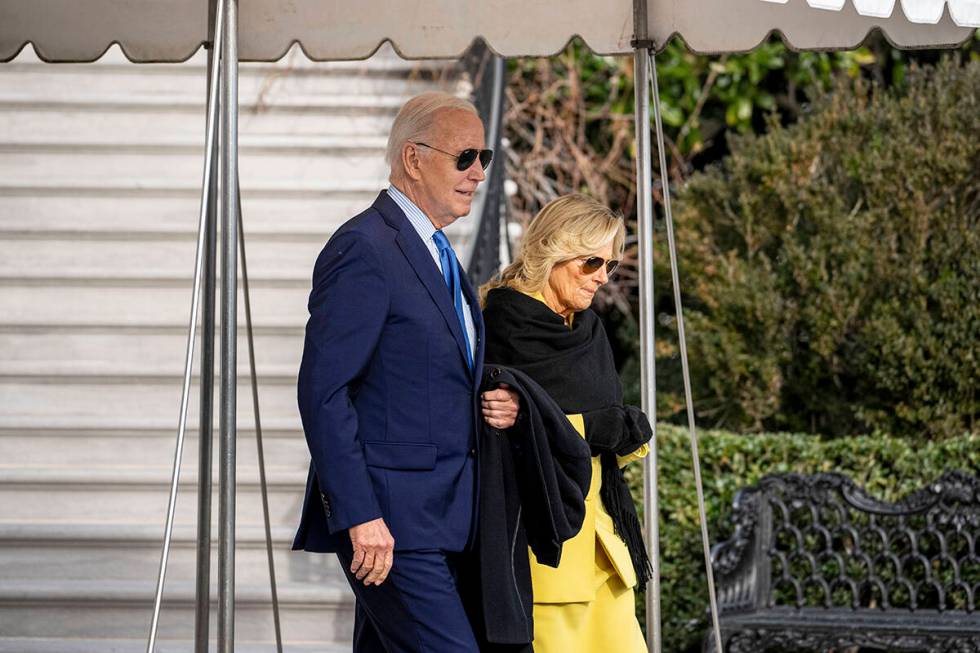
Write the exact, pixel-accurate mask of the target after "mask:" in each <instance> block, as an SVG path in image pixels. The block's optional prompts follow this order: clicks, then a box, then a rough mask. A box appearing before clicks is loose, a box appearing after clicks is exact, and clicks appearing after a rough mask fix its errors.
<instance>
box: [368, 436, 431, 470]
mask: <svg viewBox="0 0 980 653" xmlns="http://www.w3.org/2000/svg"><path fill="white" fill-rule="evenodd" d="M437 451H438V449H437V448H436V445H434V444H425V443H416V442H365V443H364V458H365V460H366V461H367V464H368V465H369V466H370V467H384V468H385V469H404V470H418V471H425V470H428V469H434V468H435V466H436V452H437Z"/></svg>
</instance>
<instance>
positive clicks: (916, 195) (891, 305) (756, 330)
mask: <svg viewBox="0 0 980 653" xmlns="http://www.w3.org/2000/svg"><path fill="white" fill-rule="evenodd" d="M978 134H980V61H974V62H971V63H967V64H965V65H962V66H960V65H959V64H957V63H955V62H953V61H952V60H950V61H946V62H945V63H942V64H940V65H938V66H936V67H925V68H918V69H912V70H911V71H910V72H909V75H908V78H907V82H906V84H905V85H903V86H902V87H901V88H900V89H894V88H893V89H889V90H882V89H881V88H878V87H875V86H873V85H870V84H869V83H867V82H866V81H862V80H861V79H857V80H846V81H845V82H843V83H841V84H840V85H839V87H838V88H837V89H836V91H835V92H833V93H830V94H827V95H826V96H825V97H824V98H823V99H821V100H819V101H818V102H816V103H815V105H814V106H813V110H812V112H811V113H810V115H808V116H806V117H804V118H803V119H802V120H800V122H798V123H796V124H794V125H792V126H789V127H782V126H780V125H779V124H778V123H777V122H776V121H772V122H771V124H770V126H769V132H768V133H767V134H765V135H764V136H754V135H746V136H731V139H732V140H731V141H730V143H729V144H730V148H731V155H730V156H729V157H727V158H726V159H725V160H724V161H723V162H722V163H721V164H720V165H718V166H715V167H712V168H709V169H708V170H706V171H705V172H703V173H699V174H696V175H694V176H693V177H691V178H690V180H689V181H688V183H687V184H686V185H685V186H684V188H682V189H680V191H679V196H678V198H677V201H676V204H675V207H676V211H675V218H676V225H677V244H678V248H679V250H680V254H679V256H680V262H681V270H680V273H681V275H680V276H681V286H682V288H683V290H684V291H685V295H686V296H685V299H684V301H685V308H686V309H687V311H686V317H687V322H688V344H689V351H690V358H691V363H692V374H693V375H694V390H695V393H697V396H696V401H695V405H696V406H697V407H698V409H699V416H700V418H701V419H702V421H703V422H705V423H710V424H713V425H715V426H719V427H723V428H729V429H732V430H739V431H741V430H748V431H756V432H758V431H777V430H785V431H806V432H811V433H821V434H825V435H832V436H838V435H848V434H853V433H867V432H873V431H883V432H888V433H892V434H895V435H904V436H916V437H922V436H929V437H949V436H953V435H957V434H962V433H963V432H965V431H973V430H975V429H976V428H978V426H977V423H976V419H977V415H978V413H980V393H978V380H980V347H978V343H980V224H978V223H980V139H978V138H977V135H978ZM658 246H659V247H660V251H659V252H658V254H657V257H656V259H657V265H658V267H657V272H656V274H657V278H658V279H662V280H668V279H669V278H670V277H669V271H668V268H667V267H666V266H667V262H668V258H667V254H666V250H665V249H664V247H663V239H662V238H659V239H658ZM666 288H668V284H667V283H666V281H664V282H660V287H659V288H658V292H659V293H660V296H661V298H663V297H664V294H665V292H667V291H666V290H665V289H666ZM663 303H664V302H663V301H661V304H663ZM670 305H672V303H670ZM671 310H672V309H667V311H666V312H667V313H668V314H669V312H670V311H671ZM669 318H670V316H669V315H667V317H666V318H664V317H663V316H661V320H660V322H661V323H664V322H666V323H667V324H668V325H672V321H671V320H670V319H669ZM658 328H659V325H658ZM671 329H672V326H669V328H668V329H667V331H668V332H670V331H671ZM658 337H659V335H658ZM658 354H661V358H660V360H658V367H659V369H658V373H660V374H662V375H664V376H665V377H666V380H667V383H668V384H673V383H675V382H676V381H675V380H676V375H677V368H678V364H679V361H678V359H677V355H676V348H672V347H668V346H666V345H664V349H663V351H659V350H658ZM678 386H679V384H677V385H673V386H672V387H673V388H677V387H678ZM677 397H678V394H677V393H676V392H674V393H673V394H671V393H669V392H666V393H664V395H663V399H664V403H663V404H662V405H661V406H660V409H661V411H663V409H664V408H665V407H666V408H667V409H668V410H677V409H678V408H680V407H681V406H682V404H681V403H680V402H678V401H677ZM662 414H663V413H662V412H661V415H662Z"/></svg>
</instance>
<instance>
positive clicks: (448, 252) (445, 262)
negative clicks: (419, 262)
mask: <svg viewBox="0 0 980 653" xmlns="http://www.w3.org/2000/svg"><path fill="white" fill-rule="evenodd" d="M432 240H433V241H435V243H436V247H438V248H439V265H440V266H442V276H443V278H445V280H446V285H447V286H449V292H450V293H452V296H453V306H454V307H455V308H456V317H457V318H459V326H460V328H461V329H462V330H463V342H465V343H466V363H467V364H468V365H469V366H470V370H472V369H473V352H472V350H471V349H470V337H469V334H467V333H466V318H464V317H463V287H462V285H461V284H460V280H459V262H458V261H457V260H456V252H454V251H453V247H452V245H450V244H449V239H448V238H446V234H444V233H442V232H441V231H436V232H435V233H434V234H432Z"/></svg>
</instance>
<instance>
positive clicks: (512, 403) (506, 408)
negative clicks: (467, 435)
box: [482, 383, 521, 429]
mask: <svg viewBox="0 0 980 653" xmlns="http://www.w3.org/2000/svg"><path fill="white" fill-rule="evenodd" d="M482 399H483V419H484V420H486V422H487V424H489V425H490V426H492V427H493V428H495V429H509V428H510V427H512V426H513V425H514V422H516V421H517V413H518V412H519V411H520V409H521V400H520V398H519V397H518V395H517V393H516V392H514V391H513V390H511V389H510V386H509V385H507V384H506V383H502V384H500V387H499V388H497V389H496V390H490V391H489V392H484V393H483V396H482Z"/></svg>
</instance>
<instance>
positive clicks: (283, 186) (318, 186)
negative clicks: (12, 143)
mask: <svg viewBox="0 0 980 653" xmlns="http://www.w3.org/2000/svg"><path fill="white" fill-rule="evenodd" d="M386 186H387V182H386V177H385V176H381V175H379V176H375V177H371V178H364V179H325V180H314V181H310V180H295V179H292V180H289V179H287V180H259V181H256V182H254V183H250V184H245V185H243V186H242V195H243V201H245V200H244V198H245V197H258V198H267V199H268V198H275V199H301V198H302V199H319V198H341V197H350V196H351V195H352V194H357V195H359V196H365V195H370V196H371V199H373V198H374V196H376V195H377V194H378V192H380V190H381V189H382V188H385V187H386ZM11 196H12V197H24V196H35V197H72V198H75V199H76V200H77V201H88V199H89V198H92V197H115V198H128V197H134V196H140V197H144V198H151V197H192V198H198V199H200V197H201V179H200V178H198V179H191V178H189V177H188V178H186V179H175V178H167V177H162V176H158V177H152V178H146V179H113V178H109V177H106V178H97V177H93V176H87V177H85V176H73V177H62V178H59V179H49V178H47V177H36V178H33V179H26V180H25V179H20V180H17V179H13V180H11V179H6V178H0V197H11ZM368 205H370V200H369V202H368Z"/></svg>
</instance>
